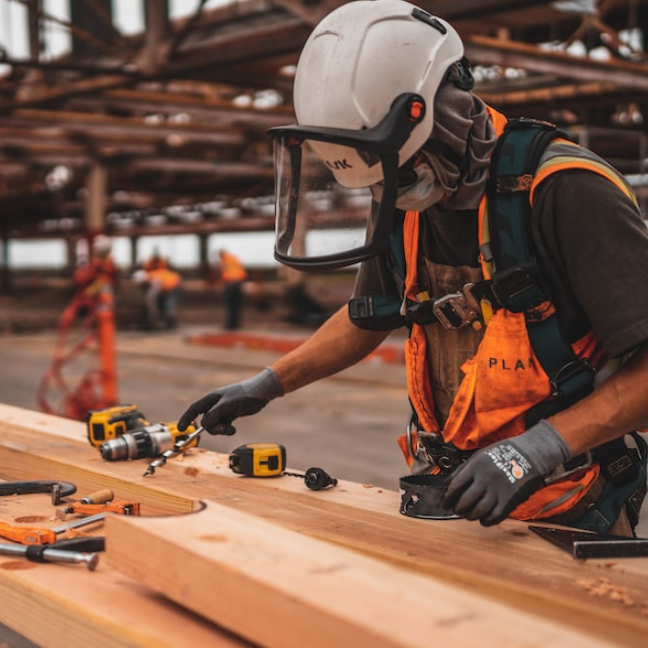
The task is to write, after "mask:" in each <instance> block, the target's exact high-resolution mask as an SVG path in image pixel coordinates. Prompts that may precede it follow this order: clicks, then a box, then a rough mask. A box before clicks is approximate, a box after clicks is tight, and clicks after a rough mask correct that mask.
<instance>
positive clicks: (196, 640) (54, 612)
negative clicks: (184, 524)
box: [0, 556, 248, 648]
mask: <svg viewBox="0 0 648 648" xmlns="http://www.w3.org/2000/svg"><path fill="white" fill-rule="evenodd" d="M0 619H1V620H2V622H3V623H4V624H5V625H8V626H9V627H11V628H12V629H14V630H15V631H16V632H19V633H20V634H22V635H23V636H25V637H27V638H28V639H29V640H30V641H33V642H34V643H36V644H37V645H39V646H43V647H46V648H90V647H91V648H115V646H119V648H153V647H155V648H178V647H179V646H192V648H245V647H246V646H248V644H247V643H246V642H243V641H239V640H237V639H236V638H234V637H232V636H230V635H229V634H228V633H226V632H222V631H221V630H220V629H219V628H217V627H215V626H214V625H213V624H211V623H209V622H208V621H206V620H204V619H200V618H199V617H197V616H196V615H194V614H192V613H191V612H187V611H186V610H185V609H183V608H181V607H178V606H177V605H175V604H173V603H172V602H171V601H169V600H167V599H164V598H163V597H161V596H158V595H156V594H155V593H153V592H151V591H150V590H147V589H146V588H144V587H142V586H141V585H140V584H138V583H136V582H135V581H134V580H132V579H130V578H128V577H126V576H125V575H124V574H123V573H121V572H119V571H117V570H116V569H114V568H112V567H110V566H108V565H107V564H106V563H105V562H100V563H99V566H98V567H97V570H96V571H94V572H89V571H88V570H87V569H84V568H83V567H82V566H78V565H54V564H40V563H38V564H37V563H26V562H22V561H19V560H17V559H15V560H14V559H7V557H6V556H0Z"/></svg>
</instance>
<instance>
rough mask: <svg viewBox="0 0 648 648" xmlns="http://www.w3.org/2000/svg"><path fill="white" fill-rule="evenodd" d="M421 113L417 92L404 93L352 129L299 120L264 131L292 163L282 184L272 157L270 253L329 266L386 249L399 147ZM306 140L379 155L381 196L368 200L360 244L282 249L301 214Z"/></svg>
mask: <svg viewBox="0 0 648 648" xmlns="http://www.w3.org/2000/svg"><path fill="white" fill-rule="evenodd" d="M424 116H425V100H424V99H423V98H422V97H421V96H420V95H418V94H415V93H405V94H402V95H399V96H398V97H397V98H396V99H395V100H394V102H393V104H392V107H391V109H390V111H389V112H388V113H387V115H386V116H385V117H384V118H383V119H382V120H381V121H380V123H379V124H378V125H376V126H375V127H373V128H367V129H363V130H351V129H339V128H326V127H318V126H301V125H291V126H279V127H275V128H271V129H270V130H269V131H268V133H269V134H270V136H271V137H272V138H273V140H274V142H275V156H277V155H278V151H282V153H283V154H287V155H288V156H289V167H290V186H289V187H288V188H285V187H284V186H283V184H284V183H283V182H282V178H280V177H279V175H280V169H279V168H278V167H279V165H278V164H277V158H276V159H275V174H276V178H275V180H276V186H275V196H276V219H277V222H276V237H277V238H276V241H275V250H274V256H275V258H276V259H277V261H279V262H280V263H283V264H284V265H286V266H288V267H291V268H294V269H296V270H302V271H329V270H336V269H339V268H343V267H346V266H349V265H354V264H355V263H359V262H361V261H364V260H365V259H368V258H370V257H373V256H377V255H379V254H382V253H383V252H385V250H386V249H387V245H388V239H389V234H390V232H391V229H392V226H393V222H394V212H395V209H396V199H397V196H398V169H399V152H400V150H401V148H402V147H403V145H404V144H405V142H407V140H408V139H409V137H410V135H411V133H412V131H413V130H414V128H415V127H416V126H417V125H418V124H420V123H421V121H422V120H423V118H424ZM307 141H314V142H322V143H325V144H333V145H339V146H344V147H348V148H352V149H355V150H356V151H357V152H358V154H359V155H360V156H362V154H364V153H368V154H371V155H375V156H376V157H377V158H379V160H380V164H381V165H382V172H383V173H382V178H383V180H382V184H383V191H382V197H381V200H380V203H379V205H377V206H376V204H375V203H374V205H373V206H372V218H371V221H372V222H371V226H370V228H369V230H368V231H367V236H366V239H365V243H364V245H361V246H358V247H355V248H352V249H350V250H345V251H343V252H336V253H333V254H326V255H318V256H312V257H307V256H292V255H291V254H288V253H286V252H284V250H285V251H287V250H289V249H290V246H291V243H292V241H293V239H294V235H295V230H296V222H297V218H298V217H299V215H298V205H299V187H300V181H301V168H302V145H303V144H304V143H305V142H307ZM340 184H341V183H340ZM374 211H375V213H374ZM280 219H282V224H281V225H280Z"/></svg>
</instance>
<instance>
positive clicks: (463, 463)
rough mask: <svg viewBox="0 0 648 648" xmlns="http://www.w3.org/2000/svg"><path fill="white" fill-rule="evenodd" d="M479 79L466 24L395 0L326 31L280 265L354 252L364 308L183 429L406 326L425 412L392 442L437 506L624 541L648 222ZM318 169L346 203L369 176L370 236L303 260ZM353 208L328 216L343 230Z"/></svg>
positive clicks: (307, 65)
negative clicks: (480, 89)
mask: <svg viewBox="0 0 648 648" xmlns="http://www.w3.org/2000/svg"><path fill="white" fill-rule="evenodd" d="M472 88H473V82H472V76H471V73H470V68H469V65H468V62H467V61H466V59H465V57H464V49H463V45H462V42H461V40H460V38H459V36H458V34H457V33H456V31H455V30H454V29H453V28H452V26H451V25H449V24H448V23H447V22H445V21H444V20H442V19H440V18H437V17H434V16H431V15H430V14H428V13H427V12H425V11H423V10H421V9H419V8H417V7H415V6H413V5H411V4H409V3H407V2H403V1H402V0H357V1H355V2H350V3H348V4H345V5H343V6H341V7H339V8H338V9H336V10H335V11H333V12H332V13H331V14H329V15H328V16H326V17H325V18H324V19H323V20H322V22H321V23H320V24H319V25H317V26H316V27H315V29H314V31H313V32H312V34H311V35H310V37H309V39H308V41H307V43H306V45H305V47H304V49H303V51H302V54H301V57H300V59H299V63H298V66H297V72H296V77H295V86H294V103H295V112H296V116H297V122H298V124H297V125H295V126H288V127H283V128H277V129H273V131H271V133H272V135H273V137H274V140H275V151H276V157H275V160H276V174H277V184H276V186H277V187H278V195H277V239H276V244H275V255H276V257H277V258H278V259H279V260H280V261H282V262H283V263H286V264H288V265H290V266H292V267H295V268H299V269H303V270H309V269H316V270H322V269H327V268H336V267H343V266H345V265H350V264H354V263H360V268H359V271H358V274H357V278H356V283H355V288H354V294H353V298H352V299H351V300H350V301H349V304H348V306H347V307H344V308H342V309H340V310H339V311H338V312H337V313H336V314H334V315H333V316H332V317H331V318H330V319H329V320H328V321H327V322H326V323H325V324H324V325H323V326H322V327H321V328H320V329H318V330H317V331H316V332H315V333H314V334H313V336H312V337H311V338H310V339H309V340H308V341H307V342H305V343H304V344H303V345H302V346H301V347H299V348H298V349H296V350H295V351H292V352H290V353H289V354H287V355H286V356H284V357H282V358H280V359H278V360H277V361H276V362H274V363H273V364H272V366H270V367H266V368H265V369H264V370H263V371H261V372H260V373H259V374H257V375H256V376H253V377H252V378H250V379H248V380H245V381H243V382H241V383H236V384H233V385H227V386H225V387H220V388H217V389H215V390H213V391H212V392H210V393H209V394H206V395H205V396H203V397H202V398H200V399H199V400H197V401H196V402H195V403H193V404H192V405H191V406H190V407H189V408H188V409H187V411H186V412H185V413H184V414H183V415H182V417H181V418H180V424H179V427H180V429H183V428H184V427H185V426H187V425H188V424H189V422H191V421H192V420H196V419H198V418H200V419H201V424H202V425H203V426H204V427H205V428H206V430H207V431H208V432H210V433H212V434H218V433H222V432H223V431H225V430H226V426H227V425H228V424H230V423H231V422H232V421H233V420H235V419H236V418H237V417H239V416H246V415H250V414H255V413H256V412H258V411H259V410H261V409H262V408H263V407H264V406H265V405H267V403H268V402H270V401H271V400H273V399H275V398H277V397H280V396H283V395H285V394H288V393H289V392H292V391H295V390H296V389H299V388H301V387H303V386H305V385H307V384H309V383H312V382H313V381H315V380H318V379H321V378H324V377H326V376H330V375H332V374H335V373H336V372H338V371H341V370H343V369H345V368H347V367H349V366H351V365H353V364H355V363H357V362H358V361H360V360H362V359H363V358H365V357H366V356H367V355H368V354H369V353H370V352H371V351H373V350H374V349H376V347H378V345H379V344H380V343H381V342H382V341H383V340H384V339H385V338H386V337H387V335H388V334H389V332H390V331H392V330H394V329H395V328H397V327H401V326H407V327H408V328H409V331H410V336H409V338H408V340H407V343H406V361H407V382H408V392H409V397H410V401H411V403H412V407H413V412H412V420H411V423H410V425H409V426H408V430H407V434H406V435H404V436H403V437H402V438H401V439H399V444H400V447H401V449H402V451H403V452H404V455H405V458H406V461H407V463H408V464H409V467H410V470H411V472H412V473H415V474H417V476H418V475H419V474H420V475H421V476H429V475H436V476H438V475H441V476H442V477H444V479H443V481H442V486H439V485H438V484H439V482H438V480H432V479H430V480H429V483H430V485H431V484H433V483H436V484H437V486H436V488H437V489H438V488H439V487H440V488H441V491H442V502H443V507H444V508H445V509H447V510H449V511H454V512H455V513H456V514H458V515H460V516H463V517H465V518H467V519H470V520H479V521H480V522H481V523H482V524H483V525H485V526H489V525H493V524H497V523H499V522H501V521H502V520H504V519H505V518H506V517H507V516H511V517H513V518H517V519H522V520H529V519H541V520H543V521H550V522H552V523H554V522H556V523H562V524H568V525H570V526H573V527H577V528H584V529H589V530H594V531H598V532H604V533H612V534H616V535H632V533H633V529H634V526H635V525H636V523H637V520H638V515H639V509H640V507H641V503H642V500H643V497H644V495H645V491H646V443H645V440H644V439H643V437H642V435H641V434H637V433H636V431H637V430H639V429H640V428H641V427H642V426H643V425H644V424H645V422H646V421H648V346H647V342H648V286H647V284H646V282H645V281H643V280H642V279H641V278H642V277H646V276H648V232H647V230H646V226H645V224H644V222H643V221H642V218H641V215H640V213H639V210H638V207H637V204H636V200H635V198H634V196H633V195H632V192H631V191H630V190H629V189H628V187H627V185H626V183H625V181H624V180H623V178H622V177H621V176H620V174H619V173H618V172H616V171H615V170H614V169H613V168H612V167H610V166H609V165H608V164H607V163H606V162H605V161H603V160H602V159H601V158H599V157H598V156H596V155H595V154H594V153H592V152H590V151H587V150H586V149H584V148H581V147H579V146H577V145H575V144H573V143H571V142H568V141H567V140H566V139H565V138H564V137H561V136H560V135H559V134H557V133H555V132H554V131H553V130H552V129H550V128H549V127H548V126H546V125H543V124H533V126H531V125H530V123H529V122H520V123H518V122H509V121H508V120H507V118H506V117H504V116H503V115H502V114H501V113H499V112H497V111H496V110H494V109H492V108H490V107H489V106H487V105H486V104H485V103H484V102H483V101H482V100H481V99H480V98H479V97H478V96H477V95H475V94H474V93H473V91H472ZM545 132H548V133H549V137H548V138H547V137H546V136H545ZM529 133H534V135H533V141H531V140H530V139H529V138H528V134H529ZM541 142H542V146H540V143H541ZM519 151H524V154H523V155H521V156H519V155H518V153H519ZM531 153H533V154H534V155H535V159H534V155H531ZM536 154H537V155H536ZM518 157H521V158H522V160H523V161H524V162H525V163H528V164H527V168H526V169H525V168H523V165H522V164H520V163H518V161H517V160H518ZM307 164H311V165H317V164H319V165H320V167H326V169H328V175H326V174H325V173H324V172H321V173H320V174H319V176H318V175H316V174H315V173H314V172H312V171H311V170H308V169H307V168H306V165H307ZM317 177H321V178H328V181H330V182H331V187H333V184H334V183H335V184H336V186H337V194H336V195H338V196H339V195H340V192H342V191H344V190H348V189H350V190H353V191H354V192H356V191H357V190H358V188H361V187H368V188H369V191H370V193H371V198H372V202H371V209H370V210H368V212H369V213H368V221H367V227H366V232H364V233H363V234H362V236H360V237H358V236H356V235H354V233H353V231H350V233H349V236H348V237H340V236H338V237H337V238H335V241H337V243H338V244H342V245H344V244H347V247H346V248H345V247H338V248H336V249H331V250H330V253H329V254H321V250H317V251H316V252H314V253H313V254H312V255H311V254H310V252H309V250H308V247H307V246H304V245H302V244H301V241H300V239H299V230H300V224H301V225H303V224H305V223H308V222H309V221H308V220H307V219H308V216H309V214H308V203H309V200H308V198H309V196H312V195H313V193H312V181H313V178H317ZM489 177H490V178H491V180H490V181H489ZM302 179H303V180H304V181H305V182H310V183H311V192H310V193H307V191H308V190H306V189H304V188H303V187H302V186H301V184H300V181H301V180H302ZM346 213H347V212H345V210H340V215H339V217H338V218H337V219H331V218H329V219H320V221H321V222H325V221H327V220H328V221H331V222H332V225H333V226H334V227H336V228H337V229H340V228H342V227H343V226H344V220H343V216H344V215H345V214H346ZM521 218H523V220H520V219H521ZM310 222H311V223H315V224H316V223H317V221H316V220H312V221H310ZM349 222H350V224H351V225H352V226H353V227H354V228H356V229H357V214H354V218H353V219H349ZM514 225H515V227H514ZM313 226H315V225H313ZM301 229H302V231H303V227H302V228H301ZM311 234H312V232H311ZM302 240H303V237H302ZM330 240H333V238H332V237H331V239H330ZM424 481H426V483H427V480H424ZM437 495H438V491H437Z"/></svg>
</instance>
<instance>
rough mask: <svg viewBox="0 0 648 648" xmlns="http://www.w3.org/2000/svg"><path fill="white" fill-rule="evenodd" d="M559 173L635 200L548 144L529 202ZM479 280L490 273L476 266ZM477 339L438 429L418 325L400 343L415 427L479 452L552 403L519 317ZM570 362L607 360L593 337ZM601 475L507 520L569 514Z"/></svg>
mask: <svg viewBox="0 0 648 648" xmlns="http://www.w3.org/2000/svg"><path fill="white" fill-rule="evenodd" d="M489 112H490V114H491V119H492V121H493V124H494V126H495V129H496V132H497V134H498V136H499V135H501V134H502V132H503V130H504V127H505V125H506V118H505V117H504V116H503V115H501V114H500V113H497V112H496V111H494V110H492V109H490V108H489ZM563 169H587V170H589V171H592V172H594V173H597V174H599V175H602V176H603V177H605V178H607V179H608V180H610V181H611V182H613V183H614V184H615V185H616V186H618V187H619V188H620V189H621V190H622V191H623V192H624V193H625V194H626V195H628V196H629V197H631V198H632V199H633V200H635V202H636V199H635V198H634V195H633V194H632V191H631V190H630V189H629V187H628V186H627V185H626V183H625V181H624V180H623V178H622V177H621V176H620V175H619V174H618V173H616V172H615V171H614V169H612V168H611V167H609V166H607V165H606V164H605V163H602V161H601V160H600V158H598V157H596V156H594V155H593V154H591V153H590V152H589V151H587V150H585V149H582V148H581V147H579V146H577V145H575V144H573V143H571V142H568V141H566V140H556V141H555V142H552V143H551V144H550V145H549V146H548V147H547V150H546V151H545V154H544V155H543V156H542V158H541V163H540V165H539V168H538V170H537V172H536V175H535V177H534V181H533V185H532V189H531V197H530V199H531V201H532V200H533V196H534V193H535V190H536V188H537V187H538V185H539V184H540V183H541V182H543V181H544V180H545V179H546V178H548V177H549V176H550V175H551V174H552V173H556V172H558V171H561V170H563ZM418 225H419V212H407V213H406V216H405V223H404V226H403V238H404V250H405V260H406V268H407V272H406V279H405V292H406V296H407V297H409V298H411V299H414V300H416V291H417V288H416V286H417V277H416V273H417V263H416V261H417V256H418V249H419V245H418ZM489 238H490V237H489V231H488V205H487V200H486V196H484V197H483V199H482V201H481V205H480V208H479V243H480V245H481V244H483V243H484V242H486V241H488V240H489ZM482 273H483V275H484V278H485V279H489V278H490V277H491V268H490V266H489V264H488V263H486V262H485V261H483V260H482ZM533 310H534V315H535V317H536V318H537V317H540V318H542V317H544V316H546V315H547V314H549V313H553V305H552V304H551V303H549V302H546V303H544V304H541V305H540V306H538V307H536V308H534V309H533ZM486 324H487V325H486V329H485V333H484V337H483V339H482V341H481V342H480V344H479V347H478V349H477V352H476V353H475V355H474V356H473V357H472V358H471V359H469V360H468V361H467V362H465V363H464V364H463V366H462V367H461V370H462V372H463V374H464V377H463V379H462V382H461V385H460V386H459V389H458V391H457V394H456V395H455V398H454V401H453V403H452V406H451V408H450V411H449V413H448V418H447V421H446V423H445V426H444V427H443V429H441V426H440V425H439V423H438V421H437V419H436V416H435V413H434V412H435V409H434V401H433V396H432V388H431V385H430V380H429V370H428V365H427V363H428V360H427V338H426V335H425V330H424V327H423V326H421V325H418V324H413V325H412V331H411V335H410V337H409V339H408V340H407V342H406V347H405V355H406V365H407V387H408V393H409V397H410V400H411V402H412V406H413V408H414V410H415V412H416V414H417V417H418V421H419V424H420V426H421V427H422V429H424V430H426V431H428V432H433V433H437V434H441V435H442V437H443V439H444V441H445V442H448V443H452V444H454V445H455V446H457V447H458V448H460V449H463V450H474V449H477V448H482V447H485V446H487V445H490V444H491V443H495V442H497V441H499V440H501V439H505V438H511V437H514V436H517V435H519V434H522V433H523V432H524V431H525V430H526V424H525V414H526V412H527V411H528V410H530V409H531V408H532V407H533V406H535V405H537V404H538V403H541V402H543V401H545V400H547V399H549V398H550V397H551V387H550V383H549V378H548V377H547V375H546V373H545V372H544V370H543V368H542V366H541V365H540V363H539V361H538V359H537V358H536V355H535V353H534V350H533V348H532V345H531V342H530V340H529V335H528V333H527V325H526V321H525V313H513V312H510V311H508V310H506V309H504V308H502V309H500V310H498V311H496V312H495V314H494V315H492V317H490V319H489V320H488V321H487V323H486ZM572 348H573V351H574V353H575V355H576V356H577V358H579V359H581V358H587V359H588V360H589V362H590V364H591V366H592V367H593V368H594V370H595V371H596V370H598V369H600V368H601V367H602V366H603V365H604V364H605V363H606V362H607V358H606V357H605V353H604V351H603V348H602V345H601V343H600V341H599V340H598V338H597V337H596V335H595V334H594V333H593V332H589V333H588V334H586V335H585V336H584V337H583V338H582V339H580V340H578V341H577V342H575V343H574V344H572ZM399 444H400V446H401V449H402V450H403V453H404V454H405V456H406V459H407V460H408V462H409V463H410V464H411V463H412V460H413V458H412V457H411V454H410V450H409V448H408V444H407V441H406V439H405V437H401V439H399ZM599 472H600V467H599V465H598V464H596V463H595V464H593V465H591V466H590V467H587V468H584V469H583V470H581V471H578V472H575V473H572V474H571V475H568V476H567V477H565V478H563V479H561V480H558V481H555V482H553V483H551V484H550V485H548V486H546V487H544V488H542V489H540V490H539V491H537V492H536V493H535V494H534V495H532V496H531V498H529V499H528V500H527V501H526V502H524V503H523V504H521V505H520V506H518V507H517V508H516V509H515V510H514V511H513V513H512V514H511V517H514V518H517V519H523V520H529V519H535V518H543V517H550V516H553V515H558V514H561V513H564V512H565V511H567V510H569V509H571V508H572V507H573V506H574V505H575V504H576V503H577V502H578V501H579V500H580V499H581V498H582V497H583V496H584V495H585V494H586V493H587V492H588V491H589V489H590V488H591V486H592V484H593V483H594V482H595V480H596V478H597V477H598V475H599Z"/></svg>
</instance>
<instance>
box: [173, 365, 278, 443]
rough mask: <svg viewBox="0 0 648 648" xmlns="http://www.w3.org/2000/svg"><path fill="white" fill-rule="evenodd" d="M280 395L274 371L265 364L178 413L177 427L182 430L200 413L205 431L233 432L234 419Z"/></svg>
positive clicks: (256, 409) (216, 432)
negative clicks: (261, 369) (246, 377)
mask: <svg viewBox="0 0 648 648" xmlns="http://www.w3.org/2000/svg"><path fill="white" fill-rule="evenodd" d="M283 395H284V390H283V387H282V386H281V383H280V382H279V378H277V374H276V373H275V372H274V371H273V370H272V369H271V368H270V367H266V368H265V369H264V370H263V371H262V372H260V373H258V374H257V375H256V376H253V377H252V378H248V379H247V380H244V381H242V382H239V383H234V384H232V385H226V386H225V387H220V388H219V389H214V390H213V391H211V392H209V393H208V394H205V396H203V397H202V398H200V399H198V400H197V401H196V402H195V403H193V404H192V405H190V406H189V408H188V409H187V411H186V412H185V413H184V414H183V415H182V416H181V417H180V419H179V420H178V429H179V430H180V431H181V432H184V430H186V429H187V427H188V426H189V425H190V424H191V423H193V421H195V420H196V419H197V417H198V416H200V414H204V416H203V417H202V420H201V421H200V425H202V427H204V428H205V430H206V431H207V432H209V434H228V435H229V434H234V433H235V432H236V430H235V429H234V427H233V426H232V421H233V420H234V419H236V418H238V417H239V416H250V415H251V414H256V413H257V412H259V411H260V410H262V409H263V408H264V407H265V406H266V405H267V404H268V403H269V402H270V401H271V400H273V399H274V398H278V397H279V396H283Z"/></svg>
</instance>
